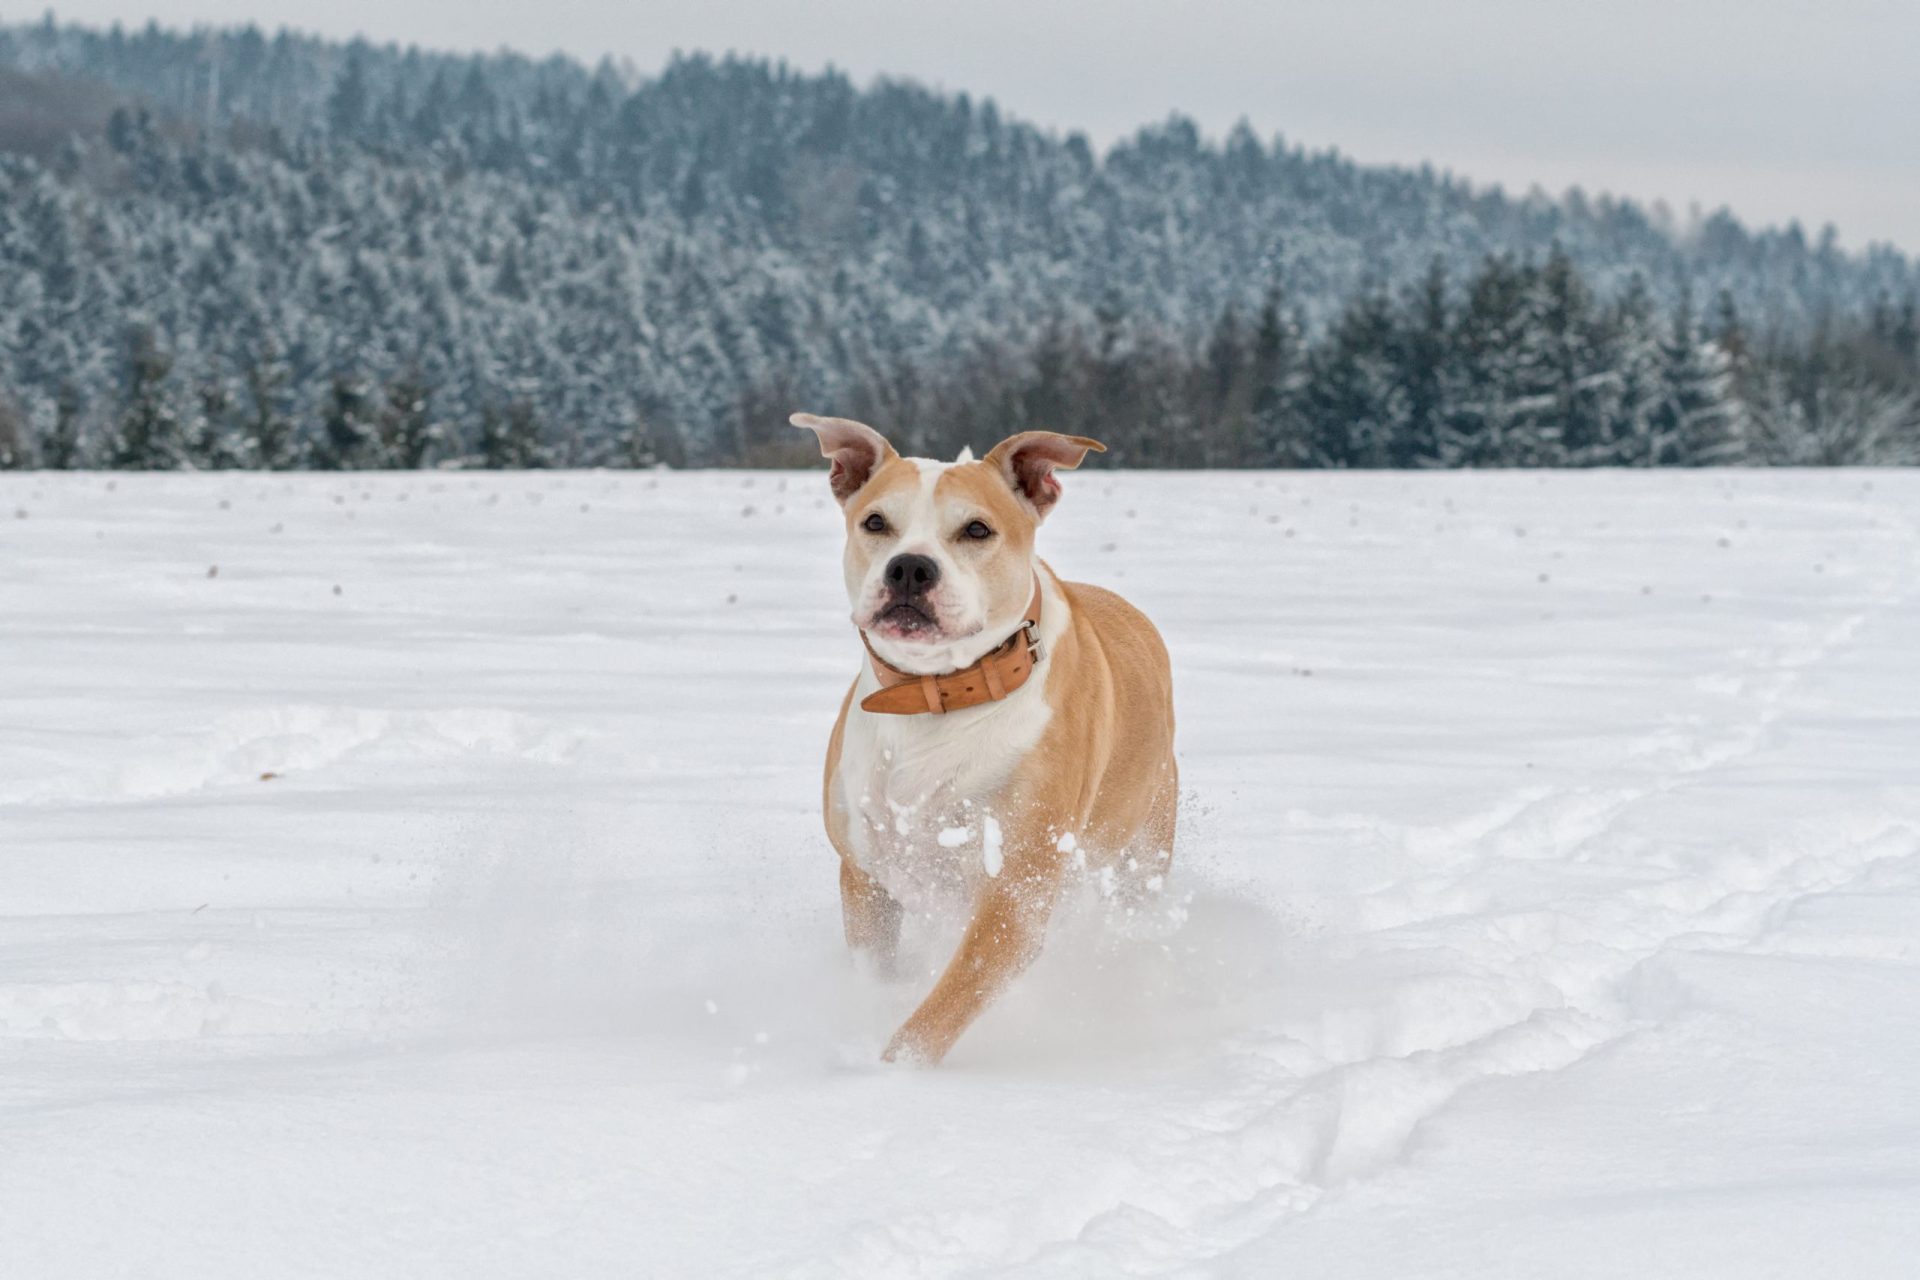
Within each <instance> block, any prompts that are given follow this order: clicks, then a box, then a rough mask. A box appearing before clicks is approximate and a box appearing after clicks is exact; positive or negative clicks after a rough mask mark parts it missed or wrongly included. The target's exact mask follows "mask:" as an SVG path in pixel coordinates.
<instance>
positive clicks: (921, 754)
mask: <svg viewBox="0 0 1920 1280" xmlns="http://www.w3.org/2000/svg"><path fill="white" fill-rule="evenodd" d="M1039 684H1040V682H1039V681H1038V680H1035V681H1031V682H1029V684H1028V685H1027V686H1025V687H1023V688H1021V689H1020V690H1018V691H1016V692H1015V693H1014V694H1012V695H1011V696H1010V697H1008V698H1007V699H1006V701H1004V702H999V703H994V704H991V705H989V706H985V707H978V708H970V709H968V710H966V711H958V712H952V713H949V714H947V715H944V716H935V715H924V716H888V715H855V716H852V717H851V718H850V719H849V721H848V723H847V727H846V733H845V736H844V738H843V740H842V744H841V754H840V769H839V775H838V776H839V785H840V791H841V798H842V800H843V802H844V803H845V805H846V812H847V815H848V819H849V820H848V823H847V828H848V836H849V839H850V840H851V843H852V845H853V849H854V854H855V857H856V859H857V860H858V861H859V863H860V865H861V867H862V868H863V869H865V870H866V871H867V872H868V873H869V874H870V875H873V876H874V877H875V878H877V879H878V880H879V881H880V883H881V884H882V885H884V886H885V887H886V889H887V891H888V892H889V893H890V894H892V895H893V896H894V897H895V898H896V899H898V900H899V901H901V902H902V903H903V904H904V905H906V906H907V907H909V909H913V910H934V909H937V908H939V907H941V906H944V905H950V904H951V903H952V902H953V901H955V900H957V899H963V898H964V897H965V896H966V895H967V893H968V892H969V890H970V888H971V886H972V885H973V884H974V883H975V882H976V881H977V880H978V879H979V877H981V876H983V875H992V874H997V872H998V870H999V854H1000V841H1001V838H1002V832H1001V820H1000V817H999V816H998V814H997V813H996V812H995V806H996V803H997V802H998V800H999V798H1000V795H1001V793H1002V791H1003V789H1004V788H1005V786H1006V784H1007V781H1008V779H1009V778H1011V777H1012V776H1013V772H1014V770H1015V769H1016V768H1018V767H1019V764H1020V762H1021V761H1022V760H1023V759H1025V758H1026V756H1027V755H1028V753H1030V752H1031V751H1032V750H1033V749H1034V747H1035V745H1036V744H1037V743H1038V742H1039V741H1040V736H1041V733H1042V732H1043V731H1044V730H1045V728H1046V725H1047V720H1048V716H1049V712H1048V708H1047V704H1046V700H1045V698H1044V697H1042V696H1041V690H1040V688H1039Z"/></svg>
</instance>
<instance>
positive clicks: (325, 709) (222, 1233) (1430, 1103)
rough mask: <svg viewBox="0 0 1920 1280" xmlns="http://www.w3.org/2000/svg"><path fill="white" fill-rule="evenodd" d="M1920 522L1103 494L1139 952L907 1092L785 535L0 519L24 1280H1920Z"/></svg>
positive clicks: (1485, 481) (914, 988) (834, 645)
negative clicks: (1174, 840) (1133, 798)
mask: <svg viewBox="0 0 1920 1280" xmlns="http://www.w3.org/2000/svg"><path fill="white" fill-rule="evenodd" d="M1916 520H1920V475H1915V474H1911V473H1905V474H1895V473H1864V472H1822V473H1800V474H1792V473H1777V472H1776V473H1740V474H1729V473H1686V474H1681V473H1661V474H1635V475H1621V474H1582V475H1571V474H1496V475H1486V474H1482V475H1447V476H1370V475H1314V476H1301V475H1277V474H1266V475H1260V474H1239V475H1220V476H1201V475H1177V476H1155V475H1124V474H1113V473H1101V472H1099V471H1091V472H1088V473H1083V474H1080V475H1076V476H1074V477H1071V478H1070V479H1069V480H1068V482H1067V496H1066V499H1065V501H1064V502H1063V504H1062V506H1061V508H1060V510H1059V512H1058V514H1057V515H1056V516H1055V518H1054V519H1053V520H1052V521H1051V522H1050V524H1049V527H1048V528H1047V529H1046V530H1045V531H1044V533H1043V535H1042V544H1043V549H1044V550H1045V552H1046V553H1047V554H1048V555H1049V557H1050V559H1051V561H1052V563H1053V564H1054V565H1055V567H1056V568H1057V569H1059V570H1060V571H1061V572H1062V573H1063V574H1065V575H1066V576H1068V577H1070V578H1077V579H1083V580H1088V581H1094V582H1099V583H1102V584H1104V585H1108V586H1112V587H1114V588H1116V589H1118V590H1120V591H1122V592H1124V593H1126V594H1127V595H1129V596H1130V597H1131V598H1132V599H1133V600H1134V601H1135V602H1136V603H1138V604H1140V605H1141V606H1142V607H1143V608H1145V609H1146V610H1147V611H1148V613H1150V614H1151V615H1152V616H1153V617H1154V618H1155V619H1156V620H1157V621H1158V622H1159V624H1160V626H1161V628H1162V630H1163V631H1164V632H1165V634H1166V636H1167V639H1168V642H1169V645H1170V647H1171V649H1172V652H1173V655H1174V663H1175V675H1176V682H1177V688H1178V697H1179V709H1180V714H1181V724H1180V737H1179V746H1180V756H1181V764H1182V770H1183V779H1184V781H1185V783H1186V785H1187V788H1188V791H1189V797H1188V803H1187V804H1186V807H1185V810H1184V813H1183V822H1184V827H1183V830H1182V838H1181V844H1180V848H1179V851H1178V853H1177V856H1176V860H1175V874H1174V876H1173V877H1172V881H1171V884H1170V886H1169V892H1168V901H1167V902H1166V904H1165V905H1164V906H1163V907H1162V908H1160V909H1158V910H1156V911H1154V912H1153V913H1151V915H1150V916H1149V917H1148V918H1136V919H1132V920H1126V919H1114V918H1111V915H1110V912H1108V911H1107V909H1106V908H1105V907H1104V906H1103V904H1101V903H1100V902H1099V901H1098V900H1097V899H1096V898H1094V897H1093V896H1092V895H1086V894H1083V895H1081V897H1080V898H1079V899H1078V900H1077V901H1076V902H1075V903H1074V904H1073V908H1072V909H1071V910H1070V911H1069V912H1068V913H1067V917H1066V918H1065V919H1063V920H1061V921H1060V922H1058V925H1057V927H1056V929H1055V931H1054V933H1053V935H1052V938H1051V941H1050V946H1049V950H1048V953H1047V955H1046V956H1045V957H1044V958H1043V960H1042V961H1041V963H1040V965H1039V966H1038V967H1037V968H1036V969H1035V970H1034V971H1033V972H1032V973H1031V974H1030V975H1029V976H1028V978H1027V979H1026V980H1025V981H1024V982H1023V983H1022V985H1021V986H1020V987H1019V988H1018V989H1017V990H1016V991H1015V992H1014V993H1013V994H1012V995H1011V996H1010V997H1009V998H1007V999H1006V1000H1005V1001H1003V1002H1002V1003H1001V1004H1000V1005H999V1006H997V1007H996V1008H995V1009H994V1010H992V1011H991V1012H990V1013H989V1014H988V1015H987V1016H986V1018H984V1019H983V1020H982V1022H981V1023H980V1024H978V1025H977V1026H976V1027H975V1029H974V1030H973V1031H972V1032H971V1033H970V1034H969V1035H968V1036H967V1038H965V1039H964V1040H963V1041H962V1042H961V1044H960V1046H959V1048H958V1049H957V1050H956V1052H955V1053H954V1055H953V1057H952V1058H951V1059H950V1061H949V1064H948V1065H947V1066H946V1067H944V1068H942V1069H939V1070H935V1071H916V1070H906V1069H883V1068H881V1067H880V1066H879V1065H878V1064H877V1062H876V1061H875V1058H876V1055H877V1052H878V1050H879V1048H880V1046H881V1045H882V1044H883V1043H884V1042H885V1039H886V1037H887V1035H888V1034H889V1033H890V1032H891V1031H892V1029H893V1026H894V1025H895V1023H896V1022H897V1020H898V1018H899V1017H900V1016H901V1015H902V1014H903V1013H904V1012H905V1010H906V1009H907V1008H909V1007H910V1006H911V1004H912V1002H913V1000H914V998H915V997H916V996H917V995H918V993H919V990H920V987H919V985H918V984H909V985H907V986H902V987H885V986H880V985H877V984H875V983H873V982H871V981H870V980H868V979H866V978H864V977H862V976H860V975H859V974H856V973H855V972H853V971H852V970H851V968H850V967H849V966H848V965H847V963H846V962H845V960H844V957H843V956H842V953H841V947H840V941H839V926H838V914H837V913H838V904H837V897H836V890H835V878H834V865H833V859H832V854H831V852H830V851H829V849H828V847H827V844H826V841H825V838H824V836H823V835H822V833H821V830H820V825H819V819H818V813H817V804H818V790H819V762H820V756H821V753H822V750H823V748H824V745H825V738H826V733H827V730H828V727H829V726H830V724H831V721H832V717H833V713H834V710H835V709H836V707H837V703H838V699H839V697H840V694H841V693H842V691H843V690H844V687H845V684H846V681H847V680H848V679H849V678H850V676H851V673H852V670H853V666H854V663H855V662H856V660H857V655H858V652H859V650H858V646H857V644H856V642H855V640H854V637H853V633H852V632H851V630H850V629H849V627H848V625H847V623H846V620H845V610H844V602H843V596H842V590H841V587H840V582H839V568H838V539H839V531H840V526H839V519H838V515H837V512H835V511H834V510H833V509H832V507H831V506H830V504H829V503H828V502H827V500H826V489H825V480H824V478H823V477H822V476H820V475H815V474H794V475H768V474H760V475H743V474H738V473H732V474H708V475H701V474H694V475H672V476H665V475H663V476H653V475H644V474H604V475H603V474H578V473H575V474H552V475H540V474H535V475H514V476H503V475H491V474H489V475H472V476H469V475H391V476H380V477H373V478H369V477H358V476H350V477H341V476H332V477H285V476H260V475H214V476H199V477H141V478H135V477H117V478H116V477H109V476H102V475H74V476H47V475H6V476H0V1272H3V1273H4V1274H6V1275H9V1276H15V1275H17V1276H34V1277H57V1276H89V1277H91V1276H100V1275H114V1274H138V1275H145V1276H181V1277H189V1276H190V1277H196V1278H198V1277H215V1276H236V1277H258V1276H265V1275H316V1276H318V1275H325V1276H346V1275H354V1276H423V1275H447V1276H463V1277H464V1276H492V1275H513V1276H542V1277H547V1276H561V1275H566V1276H588V1275H591V1276H600V1275H605V1276H618V1277H631V1276H638V1275H661V1276H699V1277H705V1276H780V1275H803V1276H872V1277H911V1276H952V1275H987V1274H993V1275H998V1274H1018V1275H1031V1276H1111V1275H1162V1274H1169V1275H1170V1274H1181V1275H1222V1276H1243V1275H1244V1276H1269V1275H1303V1276H1314V1277H1347V1276H1351V1277H1396V1278H1399V1277H1409V1276H1438V1275H1461V1276H1474V1277H1490V1276H1514V1277H1537V1276H1542V1275H1554V1276H1633V1277H1636V1280H1640V1278H1644V1277H1649V1276H1675V1277H1680V1276H1685V1277H1703V1276H1726V1277H1741V1278H1742V1280H1747V1278H1750V1277H1760V1276H1775V1275H1778V1276H1812V1275H1845V1276H1849V1277H1878V1276H1886V1277H1894V1276H1911V1275H1912V1274H1914V1268H1915V1262H1914V1259H1915V1258H1916V1257H1920V773H1917V771H1916V767H1915V766H1916V763H1917V762H1920V671H1917V670H1916V661H1917V660H1916V657H1915V653H1916V645H1917V644H1920V531H1916V526H1915V521H1916ZM216 566H217V571H216ZM267 775H273V776H270V777H269V776H267ZM939 958H940V957H939V956H938V954H937V953H936V952H934V951H932V950H931V949H927V948H923V959H924V961H925V963H926V964H929V965H931V964H935V963H937V962H938V960H939Z"/></svg>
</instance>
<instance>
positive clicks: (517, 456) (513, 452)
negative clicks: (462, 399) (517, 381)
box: [480, 400, 553, 471]
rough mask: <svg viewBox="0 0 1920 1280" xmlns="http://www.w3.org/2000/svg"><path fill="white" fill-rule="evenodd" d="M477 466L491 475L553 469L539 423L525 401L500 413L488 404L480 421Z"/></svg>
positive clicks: (550, 455)
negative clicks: (487, 470) (544, 468)
mask: <svg viewBox="0 0 1920 1280" xmlns="http://www.w3.org/2000/svg"><path fill="white" fill-rule="evenodd" d="M480 465H481V466H483V467H486V468H488V469H490V470H494V471H524V470H529V469H534V468H539V467H548V466H551V465H553V456H552V451H551V449H550V448H549V446H548V444H547V442H546V439H545V433H544V431H543V430H542V428H541V425H540V419H539V418H538V417H537V416H536V415H535V414H534V412H533V406H532V405H530V404H528V403H527V402H526V401H525V400H514V401H511V402H509V403H508V404H507V406H506V407H505V408H504V409H502V408H500V407H498V406H496V405H492V404H489V405H488V406H487V408H486V409H485V410H484V411H483V412H482V415H481V419H480Z"/></svg>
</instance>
